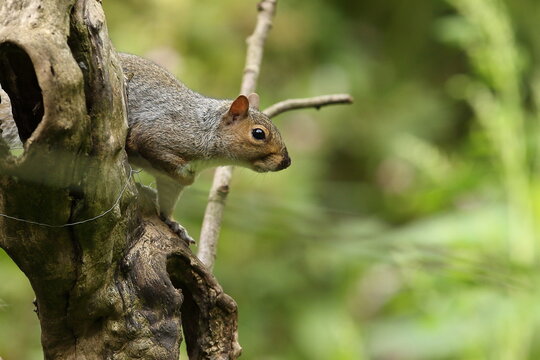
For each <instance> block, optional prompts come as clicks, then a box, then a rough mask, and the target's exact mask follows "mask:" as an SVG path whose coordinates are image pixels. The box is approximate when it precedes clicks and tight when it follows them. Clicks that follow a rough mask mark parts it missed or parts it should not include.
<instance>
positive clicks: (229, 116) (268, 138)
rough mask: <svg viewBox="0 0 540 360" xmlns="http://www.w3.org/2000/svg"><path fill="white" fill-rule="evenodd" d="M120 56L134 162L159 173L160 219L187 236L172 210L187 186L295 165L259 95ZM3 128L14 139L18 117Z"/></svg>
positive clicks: (128, 147)
mask: <svg viewBox="0 0 540 360" xmlns="http://www.w3.org/2000/svg"><path fill="white" fill-rule="evenodd" d="M119 57H120V61H121V64H122V68H123V71H124V75H125V78H126V85H127V86H126V88H127V100H128V104H127V105H128V106H127V117H128V135H127V139H126V151H127V154H128V157H129V161H130V162H131V163H132V164H134V165H135V166H138V167H142V168H143V169H145V170H147V171H149V172H150V173H151V174H152V175H154V176H155V178H156V184H157V192H158V204H159V211H160V217H161V218H162V220H163V221H164V222H165V223H166V224H167V225H168V226H169V227H170V228H171V229H172V230H173V231H174V232H175V233H177V234H178V235H179V236H180V237H181V238H182V239H183V240H185V241H187V242H190V243H191V242H193V239H192V238H191V237H190V236H189V235H188V233H187V231H186V230H185V229H184V228H183V227H182V226H181V225H180V224H178V223H177V222H175V221H174V220H173V219H172V218H171V216H172V213H173V210H174V207H175V204H176V202H177V200H178V197H179V196H180V193H181V192H182V190H183V188H184V187H185V186H188V185H191V184H192V183H193V181H194V179H195V176H196V175H197V173H199V172H200V171H201V170H203V169H205V168H208V167H212V166H218V165H239V166H243V167H247V168H250V169H253V170H255V171H257V172H267V171H279V170H282V169H285V168H287V167H288V166H289V165H290V164H291V160H290V158H289V155H288V153H287V148H286V147H285V144H284V143H283V140H282V139H281V135H280V133H279V131H278V129H277V128H276V127H275V126H274V124H273V123H272V122H271V121H270V119H269V118H268V117H267V116H266V115H265V114H263V113H262V112H260V111H259V110H258V106H259V97H258V95H257V94H251V95H249V96H245V95H240V96H238V97H237V98H236V99H235V100H234V101H233V100H217V99H212V98H208V97H205V96H203V95H201V94H198V93H196V92H194V91H192V90H190V89H189V88H188V87H186V86H185V85H184V84H182V83H181V82H179V81H178V80H177V79H176V78H175V77H174V76H173V75H172V74H170V73H169V72H168V71H166V70H165V69H163V68H162V67H160V66H158V65H156V64H154V63H153V62H151V61H149V60H146V59H144V58H141V57H139V56H136V55H130V54H124V53H119ZM0 122H1V119H0ZM0 128H3V130H4V132H3V137H4V138H6V136H7V135H8V134H13V131H10V130H13V129H15V126H14V122H13V121H11V124H7V123H6V122H3V123H1V124H0ZM12 140H13V139H10V141H9V143H10V144H13V143H14V142H13V141H12Z"/></svg>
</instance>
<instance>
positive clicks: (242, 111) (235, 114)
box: [228, 95, 249, 122]
mask: <svg viewBox="0 0 540 360" xmlns="http://www.w3.org/2000/svg"><path fill="white" fill-rule="evenodd" d="M248 110H249V100H248V98H247V97H245V96H244V95H240V96H239V97H237V98H236V100H234V101H233V103H232V104H231V108H230V109H229V113H228V115H229V116H230V117H231V122H232V121H234V120H238V119H243V118H245V117H246V116H247V113H248Z"/></svg>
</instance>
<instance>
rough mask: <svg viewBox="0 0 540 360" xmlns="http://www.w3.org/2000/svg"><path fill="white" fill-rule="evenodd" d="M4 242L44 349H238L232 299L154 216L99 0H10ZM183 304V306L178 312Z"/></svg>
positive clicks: (4, 13) (61, 353)
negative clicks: (14, 148)
mask: <svg viewBox="0 0 540 360" xmlns="http://www.w3.org/2000/svg"><path fill="white" fill-rule="evenodd" d="M0 83H1V85H2V87H3V89H4V90H5V91H6V92H7V93H8V95H9V97H10V99H11V104H12V111H13V117H14V119H15V121H16V124H17V128H18V133H19V136H20V138H21V140H22V141H23V142H24V153H23V154H22V155H21V156H19V157H15V156H13V155H12V154H11V152H10V150H9V149H8V147H7V145H6V144H5V143H4V142H3V141H2V140H0V213H1V214H2V215H1V216H0V246H1V247H2V248H3V249H4V250H5V251H6V252H7V253H8V255H9V256H10V257H11V258H12V259H13V260H14V261H15V262H16V264H17V265H18V266H19V267H20V269H21V270H22V271H23V272H24V273H25V274H26V276H27V277H28V279H29V280H30V283H31V285H32V287H33V289H34V291H35V294H36V306H37V312H38V317H39V320H40V323H41V330H42V337H41V340H42V345H43V349H44V353H45V358H46V359H132V358H144V359H177V358H178V348H179V344H180V341H181V338H182V336H181V331H180V328H181V326H183V329H184V335H185V338H186V342H187V348H188V353H189V356H190V359H235V358H237V357H238V355H239V353H240V347H239V345H238V342H237V336H236V329H237V319H236V304H235V302H234V301H233V300H232V299H231V298H230V297H229V296H227V295H225V294H224V293H223V291H222V289H221V287H220V286H219V284H218V283H217V282H216V280H215V278H214V277H213V276H212V275H211V274H210V273H208V272H207V270H206V268H205V267H204V266H203V265H202V264H201V263H200V262H199V261H198V259H197V258H196V257H195V256H194V255H193V254H192V252H191V250H190V249H189V248H187V247H186V246H185V244H184V243H182V242H181V241H180V240H179V239H178V238H177V237H176V236H175V235H174V234H172V233H171V232H170V231H169V230H168V228H167V227H166V226H165V225H164V224H163V223H162V222H161V221H160V220H159V219H158V218H157V217H156V211H155V199H154V194H152V193H151V192H149V191H148V190H147V189H144V188H142V187H137V186H136V185H135V183H134V181H133V177H132V174H133V171H132V169H131V167H130V166H129V164H128V163H127V158H126V154H125V151H124V141H125V137H126V128H127V121H126V108H125V104H126V101H125V92H124V76H123V74H122V71H121V67H120V66H119V62H118V58H117V56H116V53H115V51H114V49H113V48H112V46H111V44H110V41H109V39H108V35H107V29H106V25H105V18H104V15H103V10H102V8H101V5H100V2H99V1H96V0H2V1H1V2H0ZM181 313H182V317H181V316H180V315H181Z"/></svg>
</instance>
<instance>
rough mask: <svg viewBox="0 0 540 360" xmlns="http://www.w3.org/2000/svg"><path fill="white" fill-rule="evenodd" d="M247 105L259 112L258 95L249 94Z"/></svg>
mask: <svg viewBox="0 0 540 360" xmlns="http://www.w3.org/2000/svg"><path fill="white" fill-rule="evenodd" d="M248 100H249V105H251V107H252V108H254V109H257V110H259V94H257V93H251V94H249V95H248Z"/></svg>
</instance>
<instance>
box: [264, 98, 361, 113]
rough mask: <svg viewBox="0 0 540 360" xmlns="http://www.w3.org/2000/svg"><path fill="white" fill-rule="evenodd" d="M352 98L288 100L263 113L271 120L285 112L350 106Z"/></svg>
mask: <svg viewBox="0 0 540 360" xmlns="http://www.w3.org/2000/svg"><path fill="white" fill-rule="evenodd" d="M352 102H353V98H352V96H351V95H349V94H333V95H321V96H315V97H311V98H303V99H288V100H284V101H280V102H278V103H276V104H274V105H272V106H270V107H268V108H266V109H265V110H264V111H263V113H265V114H266V115H268V117H269V118H273V117H275V116H277V115H279V114H281V113H283V112H285V111H289V110H296V109H305V108H310V107H314V108H316V109H317V110H319V108H321V107H323V106H327V105H334V104H352Z"/></svg>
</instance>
